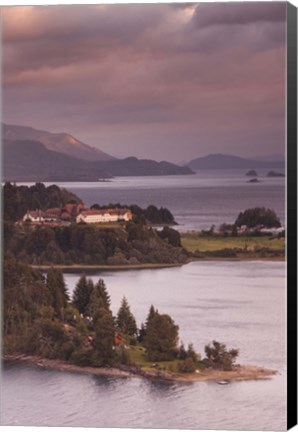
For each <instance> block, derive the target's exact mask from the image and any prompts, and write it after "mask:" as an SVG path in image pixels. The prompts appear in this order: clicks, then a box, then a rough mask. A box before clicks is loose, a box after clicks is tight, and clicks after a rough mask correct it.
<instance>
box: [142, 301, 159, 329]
mask: <svg viewBox="0 0 298 432" xmlns="http://www.w3.org/2000/svg"><path fill="white" fill-rule="evenodd" d="M157 314H158V310H157V309H155V308H154V306H153V305H151V306H150V309H149V313H148V315H147V319H146V323H145V329H147V327H148V324H149V323H150V321H151V320H152V318H154V317H155V316H156V315H157Z"/></svg>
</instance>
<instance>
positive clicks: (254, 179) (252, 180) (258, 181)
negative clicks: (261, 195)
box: [247, 178, 260, 183]
mask: <svg viewBox="0 0 298 432" xmlns="http://www.w3.org/2000/svg"><path fill="white" fill-rule="evenodd" d="M247 183H260V180H259V179H257V178H252V179H250V180H248V182H247Z"/></svg>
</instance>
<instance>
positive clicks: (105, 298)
mask: <svg viewBox="0 0 298 432" xmlns="http://www.w3.org/2000/svg"><path fill="white" fill-rule="evenodd" d="M110 304H111V300H110V296H109V294H108V291H107V289H106V285H105V283H104V281H103V279H99V281H98V282H97V283H96V284H95V285H94V287H93V289H92V292H91V294H90V300H89V303H88V306H87V308H86V313H87V314H88V315H89V316H91V317H92V318H93V319H94V320H95V319H96V316H97V314H98V313H99V310H100V309H101V308H102V309H106V310H107V311H109V310H110Z"/></svg>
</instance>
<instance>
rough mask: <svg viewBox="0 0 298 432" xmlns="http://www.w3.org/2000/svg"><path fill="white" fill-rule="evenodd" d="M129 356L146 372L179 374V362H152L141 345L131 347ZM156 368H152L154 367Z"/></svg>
mask: <svg viewBox="0 0 298 432" xmlns="http://www.w3.org/2000/svg"><path fill="white" fill-rule="evenodd" d="M127 352H128V355H129V358H130V361H132V362H133V363H135V364H137V365H138V366H139V367H141V368H142V370H144V371H146V372H156V371H157V370H163V371H169V372H177V371H178V364H179V360H177V359H175V360H170V361H162V362H158V361H157V362H152V361H150V360H148V358H147V356H146V350H145V348H144V347H142V346H141V345H140V344H137V345H135V346H132V345H129V347H128V350H127ZM153 364H154V365H155V366H152V365H153Z"/></svg>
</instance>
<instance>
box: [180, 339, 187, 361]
mask: <svg viewBox="0 0 298 432" xmlns="http://www.w3.org/2000/svg"><path fill="white" fill-rule="evenodd" d="M186 357H187V352H186V349H185V346H184V343H183V342H182V343H181V345H180V347H179V352H178V358H179V359H180V360H185V359H186Z"/></svg>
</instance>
